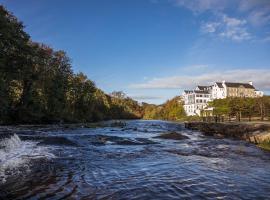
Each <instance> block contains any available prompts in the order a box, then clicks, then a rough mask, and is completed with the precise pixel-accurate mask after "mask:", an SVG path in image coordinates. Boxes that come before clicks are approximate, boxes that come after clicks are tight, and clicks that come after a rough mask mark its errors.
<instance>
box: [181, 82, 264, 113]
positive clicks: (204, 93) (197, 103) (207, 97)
mask: <svg viewBox="0 0 270 200" xmlns="http://www.w3.org/2000/svg"><path fill="white" fill-rule="evenodd" d="M261 96H263V92H262V91H258V90H256V89H255V87H254V86H253V83H252V82H249V83H232V82H226V81H222V82H215V83H214V84H213V85H211V86H197V87H196V88H195V89H194V90H185V91H184V92H183V94H182V99H183V101H184V109H185V112H186V114H187V115H188V116H194V115H199V116H200V115H201V112H202V111H203V110H204V109H205V108H206V107H207V106H208V102H209V101H212V100H214V99H224V98H227V97H250V98H255V97H261ZM207 109H208V110H209V109H210V110H211V108H207Z"/></svg>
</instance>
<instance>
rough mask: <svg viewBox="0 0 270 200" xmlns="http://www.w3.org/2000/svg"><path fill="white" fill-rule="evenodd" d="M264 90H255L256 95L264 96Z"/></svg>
mask: <svg viewBox="0 0 270 200" xmlns="http://www.w3.org/2000/svg"><path fill="white" fill-rule="evenodd" d="M262 96H263V91H259V90H255V97H262Z"/></svg>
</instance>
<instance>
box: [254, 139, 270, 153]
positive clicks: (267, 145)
mask: <svg viewBox="0 0 270 200" xmlns="http://www.w3.org/2000/svg"><path fill="white" fill-rule="evenodd" d="M257 146H258V147H260V148H262V149H264V150H268V151H270V141H265V142H262V143H260V144H258V145H257Z"/></svg>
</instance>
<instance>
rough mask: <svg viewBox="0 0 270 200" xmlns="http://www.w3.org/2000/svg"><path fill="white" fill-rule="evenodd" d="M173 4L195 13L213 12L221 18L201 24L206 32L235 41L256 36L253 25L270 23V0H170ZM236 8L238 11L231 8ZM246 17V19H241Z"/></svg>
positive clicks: (264, 25) (259, 25)
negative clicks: (252, 33) (232, 10)
mask: <svg viewBox="0 0 270 200" xmlns="http://www.w3.org/2000/svg"><path fill="white" fill-rule="evenodd" d="M168 1H169V2H172V3H173V5H175V6H179V7H184V8H186V9H189V10H191V11H192V12H193V13H194V14H196V15H199V14H203V13H206V12H207V13H211V14H212V16H214V17H217V18H220V15H223V16H225V17H223V18H221V19H220V20H218V21H211V20H210V21H208V22H204V23H202V24H201V29H202V31H203V32H204V33H208V34H212V35H214V34H215V35H216V36H219V37H220V38H226V39H231V40H234V41H244V40H250V39H252V38H254V36H252V35H251V33H250V32H251V30H253V29H252V27H253V28H254V27H255V28H258V27H261V28H265V27H266V26H267V25H269V24H270V0H168ZM231 8H234V10H235V11H236V13H237V14H236V13H232V12H230V14H228V12H229V10H231ZM228 16H230V17H228ZM239 16H241V18H244V19H245V20H241V19H239Z"/></svg>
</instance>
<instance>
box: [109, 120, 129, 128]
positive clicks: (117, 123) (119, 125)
mask: <svg viewBox="0 0 270 200" xmlns="http://www.w3.org/2000/svg"><path fill="white" fill-rule="evenodd" d="M126 125H127V124H126V123H125V122H122V121H115V122H112V123H111V124H110V126H111V127H121V128H123V127H125V126H126Z"/></svg>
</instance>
